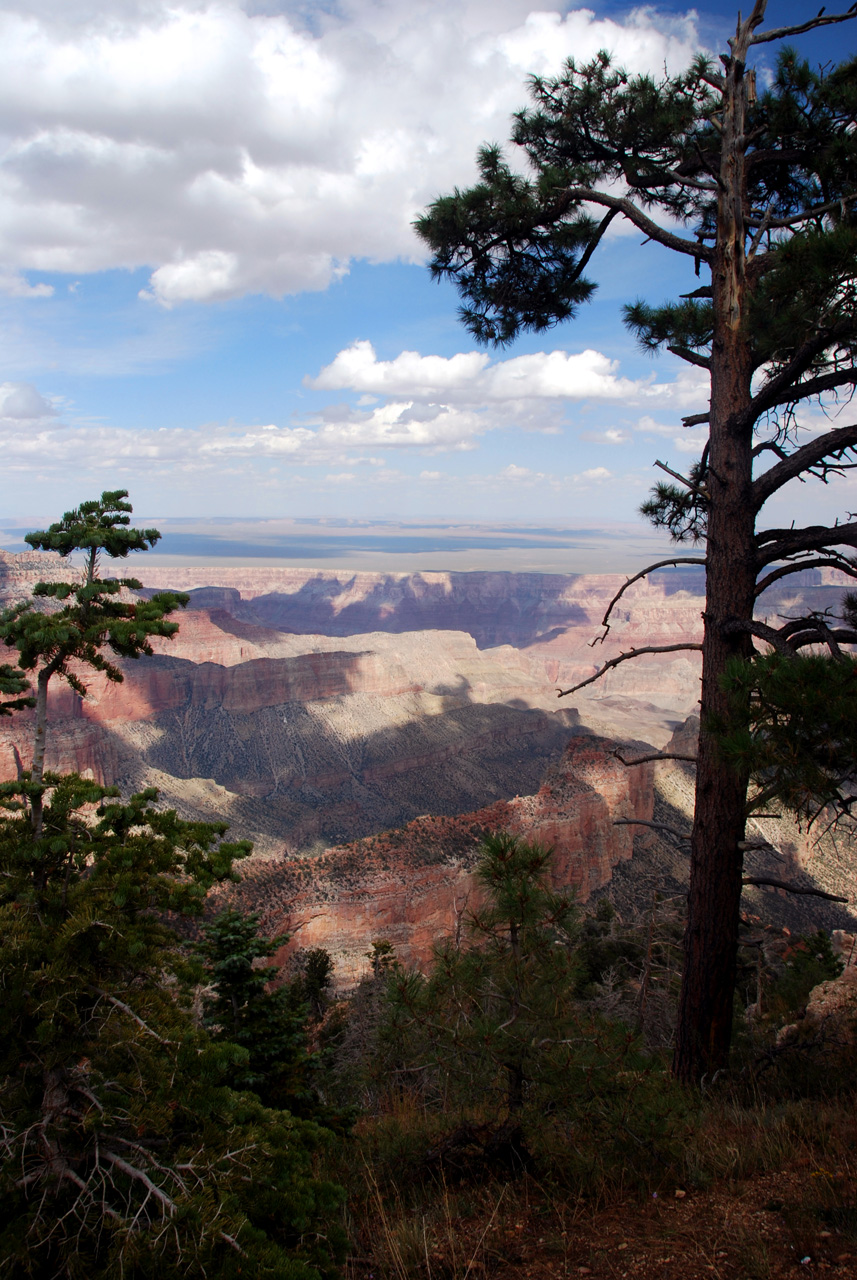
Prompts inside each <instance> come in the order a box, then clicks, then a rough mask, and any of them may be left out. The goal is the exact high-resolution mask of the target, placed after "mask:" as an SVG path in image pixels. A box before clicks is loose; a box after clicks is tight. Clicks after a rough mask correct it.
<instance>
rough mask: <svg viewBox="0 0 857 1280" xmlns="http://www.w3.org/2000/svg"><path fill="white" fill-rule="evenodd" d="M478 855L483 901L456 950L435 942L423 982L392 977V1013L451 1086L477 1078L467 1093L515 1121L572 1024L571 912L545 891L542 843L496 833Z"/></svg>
mask: <svg viewBox="0 0 857 1280" xmlns="http://www.w3.org/2000/svg"><path fill="white" fill-rule="evenodd" d="M481 853H482V856H481V858H480V860H479V863H478V865H477V868H476V878H477V881H478V882H479V884H480V885H481V886H482V887H483V889H484V891H485V901H484V904H483V905H482V906H480V907H479V908H477V909H476V910H475V911H473V912H472V914H471V915H470V916H469V917H468V919H467V922H466V940H465V943H464V945H462V946H458V945H456V944H455V942H454V941H452V940H449V941H446V942H443V943H441V944H439V945H438V946H437V947H436V948H435V953H434V956H433V959H432V964H431V968H430V970H429V973H428V977H427V979H426V980H425V981H423V980H422V979H421V978H419V977H418V976H417V975H413V974H407V973H405V972H403V971H399V972H398V973H396V972H395V971H394V972H393V990H394V991H397V1000H396V1003H397V1005H398V1007H399V1010H400V1012H404V1013H405V1014H406V1016H408V1017H410V1018H412V1019H413V1020H414V1022H415V1024H417V1025H419V1026H422V1027H423V1028H425V1029H426V1031H427V1033H428V1041H429V1045H426V1047H425V1049H424V1053H428V1054H434V1055H437V1057H438V1060H439V1061H440V1062H441V1063H442V1064H443V1068H444V1070H445V1071H447V1072H449V1073H450V1075H452V1076H454V1077H457V1078H458V1079H459V1081H467V1080H469V1081H471V1082H473V1081H475V1082H477V1083H476V1086H475V1087H473V1086H471V1088H472V1091H473V1092H474V1093H479V1094H480V1095H481V1096H482V1097H483V1098H486V1099H490V1097H491V1095H492V1093H495V1092H496V1094H497V1095H498V1098H499V1099H502V1102H503V1103H504V1104H505V1109H506V1111H507V1112H508V1114H509V1116H511V1117H517V1115H518V1113H519V1112H520V1111H521V1110H522V1109H523V1107H524V1103H525V1100H526V1098H527V1095H528V1092H529V1091H530V1089H531V1088H532V1087H535V1088H536V1089H537V1090H538V1089H539V1088H540V1087H543V1086H544V1083H545V1078H546V1074H549V1073H550V1072H551V1071H552V1070H554V1069H555V1066H556V1064H555V1061H554V1059H555V1056H556V1055H555V1052H554V1051H555V1050H556V1047H557V1045H561V1044H562V1043H563V1039H564V1036H565V1034H566V1031H567V1028H568V1025H569V1019H572V1021H573V1017H574V1014H573V1009H572V1003H573V993H574V988H575V984H576V982H577V978H578V973H579V966H578V963H577V960H576V957H575V955H574V949H573V945H572V943H573V941H574V937H575V933H576V919H577V910H576V908H575V905H574V903H573V901H572V900H571V898H569V897H568V896H567V895H565V894H557V893H555V892H554V891H553V889H552V888H551V887H550V881H549V873H550V862H551V854H552V850H551V849H549V848H547V847H546V846H544V845H540V844H538V843H536V842H528V841H525V840H521V839H519V838H518V837H516V836H512V835H510V834H509V833H508V832H505V831H503V832H497V833H495V834H492V835H489V836H487V837H486V839H485V840H484V842H483V844H482V851H481ZM560 1057H561V1058H562V1059H563V1060H564V1058H565V1054H564V1053H562V1052H560Z"/></svg>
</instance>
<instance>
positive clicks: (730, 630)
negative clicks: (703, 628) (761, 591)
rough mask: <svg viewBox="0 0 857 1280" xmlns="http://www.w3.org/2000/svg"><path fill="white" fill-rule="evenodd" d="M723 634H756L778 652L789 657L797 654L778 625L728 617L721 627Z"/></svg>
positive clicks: (757, 637)
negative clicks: (770, 625) (773, 625)
mask: <svg viewBox="0 0 857 1280" xmlns="http://www.w3.org/2000/svg"><path fill="white" fill-rule="evenodd" d="M720 630H721V632H722V633H723V635H727V636H729V635H735V634H736V633H741V634H743V635H751V636H755V638H756V639H757V640H764V641H765V643H766V644H769V645H771V646H772V647H773V648H774V649H776V650H777V652H778V653H781V654H783V655H784V657H787V658H793V657H794V656H795V650H794V647H793V646H792V645H791V644H790V643H789V641H788V639H787V638H786V637H785V636H784V635H783V634H782V632H781V631H778V630H777V628H776V627H769V626H768V624H767V623H766V622H756V621H753V620H751V619H749V618H727V619H726V621H725V622H724V623H722V624H721V627H720Z"/></svg>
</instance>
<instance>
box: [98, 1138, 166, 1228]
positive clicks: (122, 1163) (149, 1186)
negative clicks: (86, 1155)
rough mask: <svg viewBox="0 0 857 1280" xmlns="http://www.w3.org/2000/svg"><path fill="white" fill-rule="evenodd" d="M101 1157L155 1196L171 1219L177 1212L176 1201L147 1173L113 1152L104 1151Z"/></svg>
mask: <svg viewBox="0 0 857 1280" xmlns="http://www.w3.org/2000/svg"><path fill="white" fill-rule="evenodd" d="M101 1155H102V1159H104V1160H106V1161H107V1163H108V1164H111V1165H113V1167H114V1168H115V1169H118V1170H119V1171H120V1173H124V1174H125V1176H126V1177H128V1178H131V1179H132V1181H135V1182H141V1183H142V1184H143V1186H144V1187H145V1188H146V1190H147V1191H148V1192H149V1195H151V1196H154V1198H155V1199H156V1200H157V1201H158V1203H159V1204H161V1205H163V1207H164V1208H165V1209H166V1210H167V1212H168V1213H169V1215H170V1217H172V1215H173V1214H174V1213H175V1211H176V1204H175V1201H174V1200H172V1199H171V1198H170V1197H169V1196H168V1195H167V1194H166V1192H165V1191H162V1190H161V1188H160V1187H159V1186H157V1185H156V1183H154V1182H153V1181H152V1179H151V1178H150V1177H149V1175H148V1174H147V1173H145V1172H144V1171H143V1170H142V1169H138V1168H137V1166H136V1165H133V1164H129V1163H128V1161H127V1160H123V1159H122V1157H121V1156H117V1155H116V1153H115V1152H113V1151H109V1150H107V1151H103V1152H102V1153H101Z"/></svg>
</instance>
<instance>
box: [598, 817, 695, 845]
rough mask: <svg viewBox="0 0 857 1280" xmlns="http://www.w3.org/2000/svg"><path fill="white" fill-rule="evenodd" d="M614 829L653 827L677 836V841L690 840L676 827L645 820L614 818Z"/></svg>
mask: <svg viewBox="0 0 857 1280" xmlns="http://www.w3.org/2000/svg"><path fill="white" fill-rule="evenodd" d="M613 826H614V827H652V829H653V830H655V831H666V833H667V835H671V836H675V838H676V839H677V840H689V839H690V835H689V834H685V832H684V831H676V829H675V827H669V826H667V824H666V823H665V822H646V821H645V820H644V819H643V818H614V819H613Z"/></svg>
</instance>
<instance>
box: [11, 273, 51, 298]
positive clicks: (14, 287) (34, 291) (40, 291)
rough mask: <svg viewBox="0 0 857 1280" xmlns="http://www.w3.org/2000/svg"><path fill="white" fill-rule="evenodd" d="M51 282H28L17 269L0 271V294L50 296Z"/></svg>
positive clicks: (30, 296) (32, 296) (23, 296)
mask: <svg viewBox="0 0 857 1280" xmlns="http://www.w3.org/2000/svg"><path fill="white" fill-rule="evenodd" d="M53 292H54V287H53V285H52V284H30V282H29V280H26V279H25V278H24V276H22V275H21V273H20V272H19V271H0V294H3V296H4V297H6V298H50V297H51V296H52V295H53Z"/></svg>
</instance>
